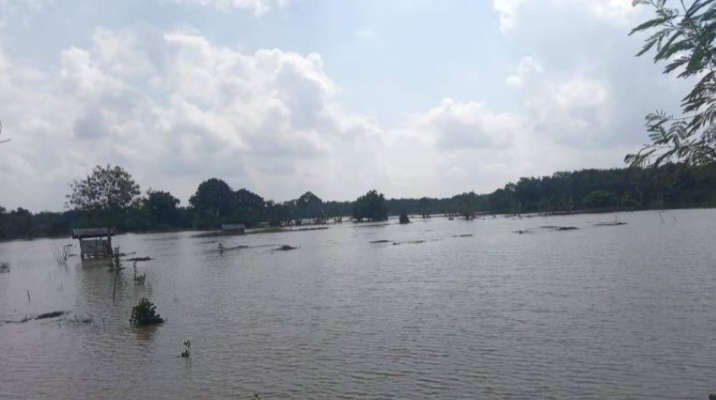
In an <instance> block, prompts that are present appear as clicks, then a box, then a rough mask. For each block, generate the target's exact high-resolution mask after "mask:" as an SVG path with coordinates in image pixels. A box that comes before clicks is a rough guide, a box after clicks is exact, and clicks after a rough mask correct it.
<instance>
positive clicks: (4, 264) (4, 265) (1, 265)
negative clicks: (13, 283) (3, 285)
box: [0, 262, 10, 274]
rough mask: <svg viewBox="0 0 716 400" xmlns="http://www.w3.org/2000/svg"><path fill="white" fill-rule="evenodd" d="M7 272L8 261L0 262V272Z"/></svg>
mask: <svg viewBox="0 0 716 400" xmlns="http://www.w3.org/2000/svg"><path fill="white" fill-rule="evenodd" d="M8 272H10V263H7V262H1V263H0V274H6V273H8Z"/></svg>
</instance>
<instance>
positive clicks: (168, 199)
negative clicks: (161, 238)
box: [144, 189, 181, 229]
mask: <svg viewBox="0 0 716 400" xmlns="http://www.w3.org/2000/svg"><path fill="white" fill-rule="evenodd" d="M178 206H179V199H177V198H176V197H174V196H172V195H171V193H169V192H162V191H157V190H152V189H149V191H147V198H146V199H144V208H145V210H146V211H147V212H148V213H149V215H150V217H151V218H152V219H153V221H154V223H155V224H157V225H158V227H159V228H163V229H166V228H169V227H172V226H178V225H180V224H181V213H180V211H179V208H178ZM155 228H156V227H155Z"/></svg>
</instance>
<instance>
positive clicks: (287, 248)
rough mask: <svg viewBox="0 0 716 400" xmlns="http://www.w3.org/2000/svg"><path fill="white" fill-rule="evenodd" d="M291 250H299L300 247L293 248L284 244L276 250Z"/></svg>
mask: <svg viewBox="0 0 716 400" xmlns="http://www.w3.org/2000/svg"><path fill="white" fill-rule="evenodd" d="M291 250H298V247H293V246H289V245H287V244H284V245H283V246H281V247H279V248H277V249H276V251H291Z"/></svg>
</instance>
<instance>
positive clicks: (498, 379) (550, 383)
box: [0, 210, 716, 400]
mask: <svg viewBox="0 0 716 400" xmlns="http://www.w3.org/2000/svg"><path fill="white" fill-rule="evenodd" d="M614 218H615V215H613V214H611V215H599V216H595V215H580V216H572V217H550V218H524V219H506V218H497V219H486V220H478V221H472V222H466V221H459V220H455V221H448V220H447V219H444V218H433V219H431V220H428V221H423V220H414V221H415V222H414V223H413V224H411V225H409V226H400V225H398V224H396V223H395V221H391V222H392V224H391V225H389V226H376V227H355V226H354V225H352V224H344V225H342V226H332V227H331V228H330V229H328V230H325V231H315V232H298V233H283V234H263V235H248V236H245V237H235V238H229V239H228V240H223V244H224V245H225V246H234V245H239V244H241V245H247V246H251V247H250V248H248V249H243V250H236V251H230V252H227V253H225V254H223V255H221V254H219V253H218V252H217V251H216V247H217V243H216V242H211V239H201V238H195V237H192V235H191V234H189V233H179V234H161V235H128V236H119V237H117V238H116V242H118V243H119V244H120V245H121V246H122V250H123V251H131V252H137V255H138V256H150V257H153V258H154V260H153V261H150V262H147V263H141V264H139V271H140V272H146V274H147V284H146V285H145V286H144V287H141V286H136V285H134V283H133V282H132V280H131V276H132V268H131V263H126V264H125V266H127V267H128V268H127V270H125V271H124V277H123V278H122V279H120V281H119V284H118V285H117V290H116V299H115V301H114V302H113V301H112V293H113V275H112V274H111V273H109V272H108V271H107V269H106V267H104V266H98V265H91V264H88V263H86V264H84V265H83V264H79V263H78V259H76V258H72V259H70V260H71V261H70V263H69V265H68V266H67V267H58V266H57V265H56V263H55V261H54V259H53V257H52V251H51V248H52V246H53V245H57V244H64V243H71V241H70V240H69V239H66V240H37V241H33V242H12V243H4V244H0V262H1V261H6V262H9V263H10V268H11V269H10V272H9V273H3V274H0V321H8V320H14V321H17V320H21V319H22V318H24V317H25V316H34V315H37V314H40V313H43V312H47V311H55V310H67V311H71V314H70V315H69V316H67V317H66V318H65V319H59V320H58V319H54V320H43V321H30V322H27V323H22V324H13V323H2V322H0V398H33V399H75V398H95V399H99V398H106V399H116V398H142V399H153V398H197V399H198V398H237V399H242V398H245V399H250V398H253V397H254V394H259V395H260V398H261V399H272V398H278V399H289V398H291V399H341V398H345V399H354V398H355V399H363V398H365V399H369V398H370V399H377V398H403V399H415V398H431V399H454V398H469V399H492V398H494V399H543V398H544V399H547V398H556V399H626V398H629V399H702V400H705V399H706V398H707V396H708V394H709V393H713V392H716V246H714V243H715V242H714V233H715V232H716V212H714V211H704V210H694V211H671V212H668V213H665V214H664V215H663V222H662V217H660V215H659V214H658V213H656V212H644V213H628V214H619V215H618V219H619V220H620V221H624V222H627V223H628V225H624V226H618V227H595V226H593V224H594V223H595V222H599V221H610V220H612V221H613V220H614ZM548 224H555V225H572V226H577V227H579V228H580V229H579V230H576V231H568V232H554V231H550V230H545V229H539V228H537V227H539V226H542V225H548ZM527 228H533V229H532V231H533V232H532V233H529V234H523V235H519V234H515V233H512V231H515V230H518V229H527ZM460 235H473V236H468V237H457V236H460ZM375 240H390V241H396V242H401V243H402V244H400V245H392V244H371V243H370V242H371V241H375ZM418 240H425V242H424V243H409V242H412V241H418ZM282 244H289V245H292V246H296V247H300V248H299V249H298V250H295V251H290V252H278V251H273V249H274V248H275V247H277V246H279V245H282ZM28 291H29V294H30V297H29V298H28ZM142 296H146V297H148V298H150V299H151V300H152V301H154V302H155V303H156V304H157V307H158V309H157V310H158V311H159V312H160V313H161V314H162V316H164V317H166V318H168V322H167V323H166V324H164V325H162V326H160V327H158V328H156V329H154V330H142V331H134V330H132V329H131V328H130V326H129V321H128V319H129V315H130V310H131V307H132V305H133V304H136V302H137V300H138V299H139V298H141V297H142ZM75 317H83V318H86V317H91V318H92V319H93V321H94V322H93V324H82V323H76V322H72V320H73V319H74V318H75ZM185 339H190V340H191V343H192V354H191V358H190V360H189V361H187V360H184V359H182V358H180V357H179V354H180V353H181V351H182V342H183V341H184V340H185Z"/></svg>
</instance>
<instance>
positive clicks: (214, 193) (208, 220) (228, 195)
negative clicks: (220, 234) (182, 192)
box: [189, 178, 234, 228]
mask: <svg viewBox="0 0 716 400" xmlns="http://www.w3.org/2000/svg"><path fill="white" fill-rule="evenodd" d="M233 197H234V192H233V190H232V189H231V187H230V186H229V185H228V184H227V183H226V182H224V181H222V180H221V179H216V178H211V179H209V180H206V181H204V182H202V183H201V184H200V185H199V187H198V188H197V189H196V193H195V194H194V195H193V196H191V198H189V204H191V205H192V207H194V211H195V213H196V218H197V219H196V221H195V224H196V225H197V227H199V228H218V227H219V225H221V218H222V217H226V216H228V215H229V212H230V210H231V204H232V201H233Z"/></svg>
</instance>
